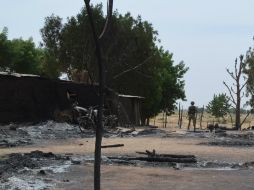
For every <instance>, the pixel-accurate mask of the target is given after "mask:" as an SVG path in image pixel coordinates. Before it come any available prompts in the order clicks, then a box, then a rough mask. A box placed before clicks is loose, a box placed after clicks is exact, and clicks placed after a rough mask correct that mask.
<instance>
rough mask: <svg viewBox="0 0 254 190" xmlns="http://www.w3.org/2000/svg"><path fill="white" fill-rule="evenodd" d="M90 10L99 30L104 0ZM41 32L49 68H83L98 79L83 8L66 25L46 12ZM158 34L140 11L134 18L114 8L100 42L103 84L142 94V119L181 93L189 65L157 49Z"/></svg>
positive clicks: (169, 106)
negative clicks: (108, 26) (104, 69)
mask: <svg viewBox="0 0 254 190" xmlns="http://www.w3.org/2000/svg"><path fill="white" fill-rule="evenodd" d="M92 9H93V18H94V21H95V26H96V29H97V31H102V29H103V26H104V23H105V21H106V18H105V16H104V14H103V11H102V5H101V4H99V5H95V6H92ZM41 33H42V39H43V46H44V47H45V51H46V53H47V56H48V57H47V58H46V60H47V63H48V66H47V67H50V65H51V66H52V67H53V65H56V66H55V67H54V68H55V69H57V68H58V69H59V70H57V72H67V73H70V71H71V70H72V69H78V70H81V69H85V70H88V71H89V73H90V75H91V76H92V78H93V80H95V81H97V77H98V72H97V71H98V67H97V64H96V55H95V44H94V42H93V38H92V31H91V28H90V24H89V21H88V15H87V12H86V9H82V10H81V12H80V13H79V14H78V15H77V16H75V17H70V18H68V19H67V22H66V23H65V24H62V19H61V18H59V17H57V16H54V15H51V16H50V17H47V18H46V20H45V26H44V27H43V28H42V30H41ZM157 35H158V33H157V31H155V30H154V28H153V26H152V24H150V23H148V22H147V21H142V19H141V17H140V16H138V17H137V18H133V17H132V16H131V14H130V13H127V14H125V15H121V14H119V13H118V12H117V11H115V12H114V13H113V16H112V22H111V27H110V29H109V30H108V31H107V32H106V34H105V36H104V38H103V39H102V41H101V42H102V50H103V62H104V63H105V66H106V84H107V86H108V87H110V88H112V89H114V90H115V91H117V92H119V93H122V94H132V95H139V96H143V97H145V101H144V106H143V109H144V111H143V113H144V115H143V118H149V117H151V116H154V115H156V114H157V113H158V112H159V111H160V110H162V109H163V110H166V109H167V111H169V112H171V111H173V110H174V108H175V106H174V104H175V102H176V100H177V99H179V98H181V99H184V98H185V93H184V80H183V76H184V74H185V73H186V72H187V70H188V69H187V68H186V67H185V65H184V64H183V63H182V62H181V63H180V64H173V60H172V54H170V53H169V52H167V51H164V50H163V48H162V47H161V48H158V46H157V44H158V43H159V41H158V40H157ZM50 70H51V69H50ZM57 72H56V73H57ZM47 73H48V72H47Z"/></svg>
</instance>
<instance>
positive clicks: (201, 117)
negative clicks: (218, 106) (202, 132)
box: [200, 105, 205, 129]
mask: <svg viewBox="0 0 254 190" xmlns="http://www.w3.org/2000/svg"><path fill="white" fill-rule="evenodd" d="M204 110H205V106H204V105H203V108H202V112H201V116H200V129H202V120H203V114H204Z"/></svg>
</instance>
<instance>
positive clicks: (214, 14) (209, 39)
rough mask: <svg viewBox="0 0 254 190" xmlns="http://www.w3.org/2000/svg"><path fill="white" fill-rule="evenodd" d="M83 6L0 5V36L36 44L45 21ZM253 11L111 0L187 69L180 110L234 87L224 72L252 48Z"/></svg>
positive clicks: (227, 3)
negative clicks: (0, 32) (143, 23)
mask: <svg viewBox="0 0 254 190" xmlns="http://www.w3.org/2000/svg"><path fill="white" fill-rule="evenodd" d="M100 2H102V3H103V5H105V6H106V3H107V1H106V0H101V1H100V0H91V3H93V4H96V3H100ZM82 6H84V1H82V0H0V30H2V28H3V27H4V26H6V27H8V29H9V33H8V37H9V39H12V38H19V37H22V38H23V39H28V38H29V37H32V38H33V40H34V42H35V43H36V44H38V43H39V42H40V41H41V36H40V32H39V31H40V29H41V28H42V27H43V25H44V18H45V17H47V16H50V15H51V14H55V15H58V16H60V17H62V18H63V19H64V20H65V19H66V18H67V17H70V16H74V15H76V14H77V13H78V12H79V11H80V9H81V8H82ZM253 7H254V1H253V0H241V1H240V0H213V1H211V0H177V1H176V0H174V1H173V0H156V1H149V0H114V9H117V10H118V11H119V12H120V13H121V14H124V13H126V12H128V11H129V12H130V13H131V14H132V15H133V16H135V17H136V16H138V15H141V17H142V19H143V20H147V21H148V22H150V23H152V25H153V27H154V29H155V30H157V31H158V33H159V39H160V40H161V44H160V45H162V46H163V47H164V49H166V50H168V51H169V52H171V53H173V59H174V61H175V64H177V63H179V62H180V61H184V63H185V64H186V66H187V67H189V71H188V72H187V73H186V75H185V77H184V79H185V83H186V86H185V91H186V98H187V101H186V102H182V103H183V105H184V107H187V106H188V105H189V104H190V101H195V102H196V105H197V106H199V107H201V106H203V105H205V106H206V105H207V104H208V103H209V101H211V100H212V98H213V95H214V94H219V93H226V92H227V89H226V87H225V86H224V85H223V81H226V82H227V83H228V84H229V85H231V84H232V83H233V81H232V80H231V79H230V77H229V75H228V74H227V73H226V68H229V69H230V70H233V69H234V60H235V58H236V57H239V55H240V54H245V52H246V50H247V49H248V48H249V47H250V46H253V45H254V43H253V40H252V39H253V36H254V11H253Z"/></svg>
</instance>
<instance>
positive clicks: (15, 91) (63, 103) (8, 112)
mask: <svg viewBox="0 0 254 190" xmlns="http://www.w3.org/2000/svg"><path fill="white" fill-rule="evenodd" d="M67 89H68V90H70V91H72V92H74V93H76V94H77V99H78V102H79V105H80V106H83V107H88V106H94V105H97V103H98V87H97V86H90V85H84V84H80V83H72V82H68V81H60V80H49V79H45V78H41V77H31V76H20V77H16V76H12V75H0V123H8V122H28V121H35V122H37V121H41V120H46V119H52V117H53V113H54V111H55V110H57V109H58V110H64V109H68V108H69V107H70V103H69V101H68V100H67V97H66V91H67Z"/></svg>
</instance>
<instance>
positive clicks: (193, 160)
mask: <svg viewBox="0 0 254 190" xmlns="http://www.w3.org/2000/svg"><path fill="white" fill-rule="evenodd" d="M108 158H109V159H114V160H126V161H131V160H139V161H147V162H175V163H196V162H197V160H196V158H172V157H113V156H110V157H108Z"/></svg>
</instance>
